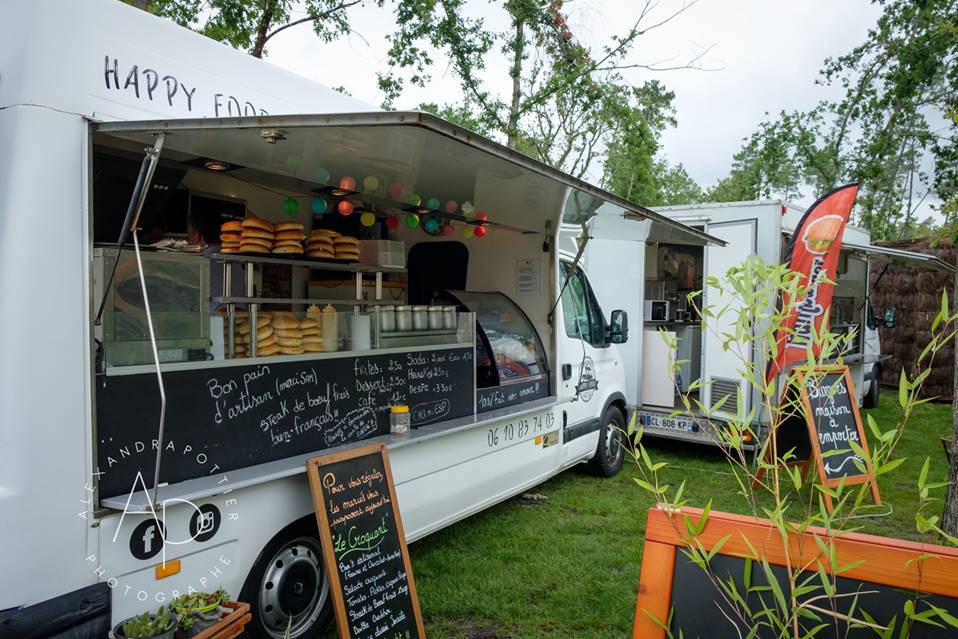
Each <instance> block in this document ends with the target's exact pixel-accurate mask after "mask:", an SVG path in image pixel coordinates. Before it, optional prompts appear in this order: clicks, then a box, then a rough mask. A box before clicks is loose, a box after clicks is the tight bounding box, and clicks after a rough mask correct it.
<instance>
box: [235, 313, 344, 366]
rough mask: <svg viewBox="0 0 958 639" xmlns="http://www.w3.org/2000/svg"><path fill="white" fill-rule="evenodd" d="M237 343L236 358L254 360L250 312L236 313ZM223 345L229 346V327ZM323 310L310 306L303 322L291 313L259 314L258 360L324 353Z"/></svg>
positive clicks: (257, 334)
mask: <svg viewBox="0 0 958 639" xmlns="http://www.w3.org/2000/svg"><path fill="white" fill-rule="evenodd" d="M235 330H236V334H235V338H236V341H235V343H234V351H233V352H234V358H236V359H241V358H245V357H251V355H250V351H251V350H252V347H251V344H252V339H251V336H250V332H251V330H252V328H251V326H250V321H249V312H248V311H244V310H237V311H236V328H235ZM223 332H224V335H223V341H224V343H227V344H228V343H229V325H224V327H223ZM324 350H325V349H324V347H323V328H322V309H321V308H320V307H318V306H316V305H313V306H310V307H309V309H308V310H307V311H306V317H304V318H302V319H300V318H298V317H296V316H295V315H294V314H293V313H290V312H288V311H283V312H279V311H260V312H259V313H257V315H256V356H257V357H268V356H270V355H303V354H304V353H322V352H324Z"/></svg>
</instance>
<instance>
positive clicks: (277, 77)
mask: <svg viewBox="0 0 958 639" xmlns="http://www.w3.org/2000/svg"><path fill="white" fill-rule="evenodd" d="M3 13H4V15H3V17H4V19H3V20H2V21H0V60H3V61H4V63H3V81H2V82H0V108H9V107H13V106H17V105H34V106H43V107H47V108H52V109H56V110H59V111H67V112H71V113H75V114H77V115H83V116H86V117H88V118H91V119H95V120H103V121H110V120H140V119H153V118H182V117H191V118H197V117H229V116H243V115H267V114H268V115H276V114H297V113H304V112H310V113H345V112H369V111H376V110H378V109H376V107H374V106H372V105H369V104H366V103H364V102H361V101H359V100H356V99H355V98H351V97H349V96H347V95H343V94H342V93H339V92H337V91H334V90H332V89H330V88H329V87H325V86H323V85H321V84H317V83H316V82H313V81H311V80H307V79H306V78H303V77H300V76H297V75H295V74H293V73H290V72H288V71H285V70H283V69H281V68H279V67H277V66H275V65H273V64H270V63H269V62H266V61H264V60H260V59H257V58H254V57H252V56H250V55H248V54H246V53H244V52H242V51H237V50H235V49H233V48H231V47H229V46H227V45H224V44H220V43H219V42H216V41H214V40H211V39H209V38H207V37H205V36H202V35H200V34H198V33H195V32H193V31H190V30H189V29H185V28H183V27H180V26H179V25H176V24H174V23H173V22H171V21H169V20H166V19H163V18H158V17H156V16H154V15H151V14H149V13H147V12H145V11H141V10H140V9H136V8H134V7H132V6H130V5H127V4H125V3H123V2H118V1H117V0H83V1H82V2H77V1H76V0H8V1H7V2H5V3H4V7H3ZM78 34H82V37H79V36H78ZM131 34H135V37H131ZM317 63H320V61H319V60H317Z"/></svg>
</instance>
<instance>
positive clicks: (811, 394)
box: [756, 364, 881, 512]
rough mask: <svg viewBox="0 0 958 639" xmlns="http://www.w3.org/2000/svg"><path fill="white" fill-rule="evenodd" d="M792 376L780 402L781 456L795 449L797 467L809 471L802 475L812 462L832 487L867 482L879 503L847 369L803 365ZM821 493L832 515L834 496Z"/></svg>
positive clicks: (778, 435)
mask: <svg viewBox="0 0 958 639" xmlns="http://www.w3.org/2000/svg"><path fill="white" fill-rule="evenodd" d="M789 376H790V379H789V381H788V382H787V383H786V384H785V388H784V390H783V391H782V399H781V401H780V402H779V410H780V411H782V417H781V420H780V421H779V424H778V427H777V429H776V431H775V432H774V433H773V435H772V436H773V437H775V438H776V441H775V449H776V451H777V452H778V454H779V455H782V454H784V453H785V452H786V451H788V450H792V451H794V455H795V459H794V460H793V463H795V464H798V465H802V466H804V467H805V468H804V472H803V476H804V474H807V472H808V469H809V468H810V467H811V465H812V464H814V465H815V467H816V470H817V471H818V476H819V478H820V479H821V482H822V485H824V486H827V487H829V488H834V487H835V486H838V485H839V484H841V483H844V485H846V486H851V485H855V484H864V483H867V484H869V489H870V490H871V494H872V497H873V498H874V500H875V503H876V504H881V496H880V495H879V493H878V483H877V482H876V481H875V472H874V470H873V469H872V467H871V462H870V461H869V460H868V459H867V454H868V439H867V438H866V437H865V430H864V429H863V428H862V417H861V414H860V413H859V412H858V401H857V400H856V395H855V386H854V384H853V383H852V378H851V374H850V373H849V371H848V367H847V366H840V365H837V364H833V365H823V366H800V367H796V368H793V369H791V370H790V371H789ZM796 393H797V396H796ZM850 442H854V443H855V444H857V445H858V446H860V447H861V448H862V450H863V451H864V452H865V453H866V458H865V459H863V458H862V457H861V456H860V455H859V454H858V453H857V452H855V450H854V449H853V448H852V446H851V444H850ZM770 450H771V447H770V448H769V451H770ZM768 454H769V455H770V454H771V453H770V452H769V453H768ZM761 472H762V471H761V470H760V471H759V474H758V476H757V477H756V482H757V481H758V478H759V477H761ZM822 495H823V497H824V500H825V506H826V507H827V508H828V510H829V512H831V510H832V508H833V504H832V498H831V496H830V495H829V494H828V493H822Z"/></svg>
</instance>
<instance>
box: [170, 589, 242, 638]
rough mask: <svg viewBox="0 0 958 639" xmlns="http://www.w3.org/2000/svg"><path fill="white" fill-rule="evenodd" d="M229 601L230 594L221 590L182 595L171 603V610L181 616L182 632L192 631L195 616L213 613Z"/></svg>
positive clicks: (180, 625)
mask: <svg viewBox="0 0 958 639" xmlns="http://www.w3.org/2000/svg"><path fill="white" fill-rule="evenodd" d="M229 600H230V596H229V593H227V592H226V591H225V590H223V589H222V588H220V589H218V590H217V591H216V592H212V593H210V592H193V593H190V594H188V595H180V596H179V597H177V598H176V599H174V600H173V601H172V603H170V608H171V609H172V610H173V611H174V612H176V614H177V615H179V627H180V628H181V629H182V630H192V628H193V622H194V617H195V615H202V614H206V613H209V612H212V611H214V610H216V608H217V607H219V606H222V605H223V604H225V603H226V602H227V601H229Z"/></svg>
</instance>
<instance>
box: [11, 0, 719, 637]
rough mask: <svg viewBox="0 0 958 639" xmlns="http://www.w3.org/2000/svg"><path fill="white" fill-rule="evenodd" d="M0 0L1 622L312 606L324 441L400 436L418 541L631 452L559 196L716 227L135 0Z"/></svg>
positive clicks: (326, 602)
mask: <svg viewBox="0 0 958 639" xmlns="http://www.w3.org/2000/svg"><path fill="white" fill-rule="evenodd" d="M2 11H3V19H2V20H0V140H3V147H2V152H0V216H2V217H0V219H2V224H0V228H2V235H0V290H2V291H3V296H2V299H3V312H2V313H0V318H2V319H0V336H2V337H0V348H2V351H3V354H4V356H3V368H2V370H3V375H2V380H3V383H2V384H0V407H2V410H3V420H2V422H3V427H2V430H0V522H2V525H0V567H2V575H3V579H2V580H0V635H2V636H3V637H7V636H26V635H29V636H71V637H94V636H95V637H102V636H104V635H105V631H106V628H107V627H108V626H110V625H111V624H116V623H117V622H119V621H120V620H122V619H125V618H127V617H129V616H131V615H133V614H137V613H140V612H144V611H149V610H155V609H156V608H157V607H158V606H159V605H161V604H168V603H169V602H170V600H171V599H172V598H173V597H174V596H176V594H177V593H186V592H190V591H192V590H199V591H212V590H215V589H217V588H220V587H222V588H224V589H225V590H226V591H227V592H229V593H230V594H231V595H232V596H233V597H236V598H240V599H241V600H243V601H247V602H249V603H250V604H251V606H252V612H253V616H254V620H253V621H252V623H251V624H250V625H249V626H248V627H247V632H248V634H249V635H250V636H252V637H282V636H284V634H285V633H286V631H287V628H289V630H290V636H292V637H311V636H316V635H318V634H319V633H321V632H322V631H323V629H324V628H325V627H326V626H327V625H328V623H329V621H330V617H331V606H330V597H329V592H328V587H327V585H326V579H325V577H324V574H323V568H322V564H321V561H320V548H319V541H318V538H317V532H316V525H315V518H314V515H313V502H312V499H311V495H310V490H309V486H308V482H307V479H306V475H305V465H304V462H305V461H306V460H307V459H308V458H309V457H311V456H313V455H316V454H319V453H321V452H323V451H330V450H335V449H337V448H340V447H343V446H351V445H356V443H357V442H362V443H368V442H383V443H385V444H386V445H387V446H388V451H389V455H390V459H391V464H392V469H393V474H394V479H395V484H396V489H397V495H398V501H399V507H400V510H401V513H402V517H403V523H404V528H405V532H406V534H407V537H408V539H409V540H410V541H411V540H415V539H418V538H421V537H423V536H425V535H428V534H430V533H431V532H434V531H436V530H438V529H440V528H442V527H444V526H448V525H450V524H452V523H454V522H456V521H459V520H461V519H463V518H465V517H467V516H469V515H470V514H472V513H475V512H478V511H480V510H482V509H484V508H487V507H489V506H491V505H493V504H496V503H498V502H500V501H502V500H504V499H507V498H508V497H510V496H513V495H516V494H518V493H520V492H522V491H524V490H526V489H528V488H529V487H531V486H534V485H536V484H537V483H540V482H542V481H544V480H546V479H547V478H549V477H551V476H553V475H555V474H556V473H558V472H560V471H562V470H564V469H566V468H569V467H571V466H574V465H577V464H580V463H583V462H589V463H591V464H592V465H593V466H594V467H595V469H596V470H597V471H598V472H599V473H600V474H603V475H611V474H614V473H615V472H616V471H617V470H618V468H619V466H620V465H621V463H622V451H621V448H620V447H619V443H618V435H617V431H616V430H615V428H614V427H615V426H622V424H623V423H624V414H625V409H626V394H627V393H628V392H629V390H628V388H627V385H626V383H625V372H624V371H625V368H626V367H625V366H624V365H623V360H622V359H621V357H620V355H619V351H618V350H617V348H616V346H615V343H617V342H623V341H624V340H625V339H626V335H627V331H628V324H627V318H626V315H625V314H624V313H622V312H618V311H613V312H612V313H611V314H610V315H609V316H607V315H605V314H604V313H603V310H602V308H601V307H600V306H599V304H598V303H597V300H596V296H595V294H594V293H593V290H592V288H591V286H590V283H589V281H588V279H587V278H586V275H585V273H584V272H583V271H582V269H581V268H579V267H578V266H577V265H576V260H577V258H578V255H577V252H578V251H577V250H576V249H572V250H571V251H569V252H567V253H566V252H563V251H561V250H559V249H558V248H557V241H558V233H559V229H560V221H561V219H562V217H563V214H565V216H566V219H568V220H574V221H576V222H582V221H585V220H586V219H587V218H588V217H589V216H591V215H593V214H594V213H595V211H596V209H598V208H600V207H604V208H605V210H606V211H607V212H612V211H614V214H615V215H616V216H617V217H618V219H620V220H623V221H625V220H628V222H627V224H628V225H630V226H631V227H634V228H635V229H638V230H637V231H636V232H641V233H644V234H645V235H646V236H649V237H653V236H661V237H663V238H666V237H667V238H671V239H674V240H675V241H678V242H681V243H682V244H683V245H688V246H701V245H704V244H706V243H708V242H710V241H713V240H711V239H710V237H709V236H708V235H707V234H706V233H704V232H702V231H700V230H696V229H693V228H690V227H688V226H685V225H683V224H682V223H680V222H676V221H674V220H671V219H669V218H666V217H664V216H661V215H658V214H656V213H654V212H652V211H649V210H647V209H644V208H642V207H640V206H638V205H634V204H632V203H629V202H626V201H624V200H621V199H619V198H616V197H614V196H612V195H610V194H608V193H605V192H603V191H602V190H600V189H597V188H595V187H593V186H591V185H588V184H586V183H584V182H581V181H579V180H576V179H574V178H572V177H570V176H568V175H566V174H563V173H561V172H559V171H556V170H554V169H551V168H549V167H547V166H545V165H543V164H540V163H538V162H536V161H533V160H531V159H529V158H527V157H525V156H522V155H520V154H518V153H515V152H513V151H511V150H509V149H506V148H505V147H503V146H501V145H499V144H497V143H494V142H492V141H490V140H487V139H484V138H482V137H480V136H477V135H475V134H473V133H470V132H468V131H466V130H463V129H461V128H459V127H457V126H455V125H452V124H450V123H448V122H445V121H442V120H440V119H438V118H435V117H432V116H429V115H426V114H422V113H401V112H400V113H397V112H382V111H376V110H375V109H373V108H371V107H369V106H368V105H365V104H362V103H360V102H358V101H356V100H354V99H352V98H349V97H347V96H344V95H341V94H339V93H337V92H335V91H332V90H330V89H327V88H325V87H322V86H319V85H317V84H314V83H311V82H308V81H306V80H303V79H301V78H298V77H296V76H293V75H291V74H289V73H286V72H284V71H282V70H280V69H278V68H276V67H274V66H272V65H270V64H267V63H265V62H263V61H260V60H256V59H254V58H251V57H249V56H247V55H245V54H242V53H239V52H236V51H234V50H231V49H229V48H228V47H225V46H223V45H220V44H218V43H215V42H213V41H211V40H208V39H206V38H204V37H202V36H200V35H197V34H195V33H192V32H190V31H187V30H185V29H181V28H179V27H177V26H175V25H174V24H172V23H169V22H167V21H164V20H161V19H158V18H155V17H153V16H151V15H149V14H147V13H144V12H142V11H139V10H137V9H134V8H132V7H130V6H127V5H125V4H123V3H121V2H117V1H115V0H88V1H85V2H75V1H74V0H43V1H35V0H13V1H8V2H5V3H4V5H3V8H2ZM254 218H258V220H257V221H256V224H255V225H253V224H250V225H249V226H247V225H245V222H250V221H251V220H254ZM264 220H265V222H264ZM244 221H245V222H244ZM266 222H270V224H267V223H266ZM272 223H276V224H275V225H273V224H272ZM280 223H285V224H282V225H281V224H280ZM297 224H298V225H300V226H297ZM223 225H226V226H223ZM131 227H133V228H134V230H132V232H130V231H131ZM233 227H237V228H241V229H242V230H241V231H236V232H235V234H231V233H224V235H223V237H222V238H219V237H217V236H218V235H219V233H220V230H221V229H225V230H227V231H228V230H230V229H232V228H233ZM264 228H265V229H272V230H267V231H264V230H263V229H264ZM210 229H212V230H210ZM299 229H302V230H299ZM320 229H321V230H322V231H321V232H320V233H319V235H325V237H326V239H325V240H324V239H322V238H317V237H316V236H315V234H314V231H317V230H320ZM264 233H265V235H264ZM283 233H285V235H282V234H283ZM300 233H302V235H298V234H300ZM307 234H308V236H309V238H310V240H308V241H306V242H305V243H304V244H305V247H306V248H302V247H301V246H300V248H299V249H297V248H296V246H297V242H300V243H303V239H304V236H306V235H307ZM231 235H232V237H231ZM197 236H199V237H200V238H201V239H200V240H199V241H197V240H196V239H195V238H196V237H197ZM290 237H291V238H293V239H291V240H285V239H284V238H290ZM184 238H190V239H191V242H189V243H188V242H187V241H186V240H185V239H184ZM237 238H242V240H241V241H242V242H243V244H241V245H240V246H239V247H237V246H236V244H235V242H236V241H240V240H237ZM280 239H284V241H283V242H282V245H281V243H280V241H279V240H280ZM221 240H222V243H221ZM253 240H259V241H253ZM274 240H275V245H274ZM204 246H205V248H203V247H204ZM270 247H272V250H271V248H270ZM281 247H290V248H288V249H287V250H285V251H277V250H276V249H279V248H281ZM643 247H644V245H643ZM643 247H639V248H640V250H641V249H642V248H643ZM197 249H202V254H198V253H197V252H196V250H197ZM246 249H248V250H246ZM306 249H309V250H310V252H309V254H305V255H304V254H301V253H303V252H305V250H306ZM249 251H255V252H249ZM330 258H332V259H330ZM640 262H641V260H640ZM639 326H640V329H641V323H640V325H639ZM637 334H638V335H639V336H641V330H640V331H639V332H638V333H637ZM640 343H641V342H640ZM399 405H406V406H408V407H409V410H410V417H411V421H412V426H413V428H412V430H411V432H410V433H409V434H407V435H397V436H393V435H391V434H390V423H389V419H390V411H391V409H392V407H393V406H399ZM478 560H479V558H477V561H478Z"/></svg>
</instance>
